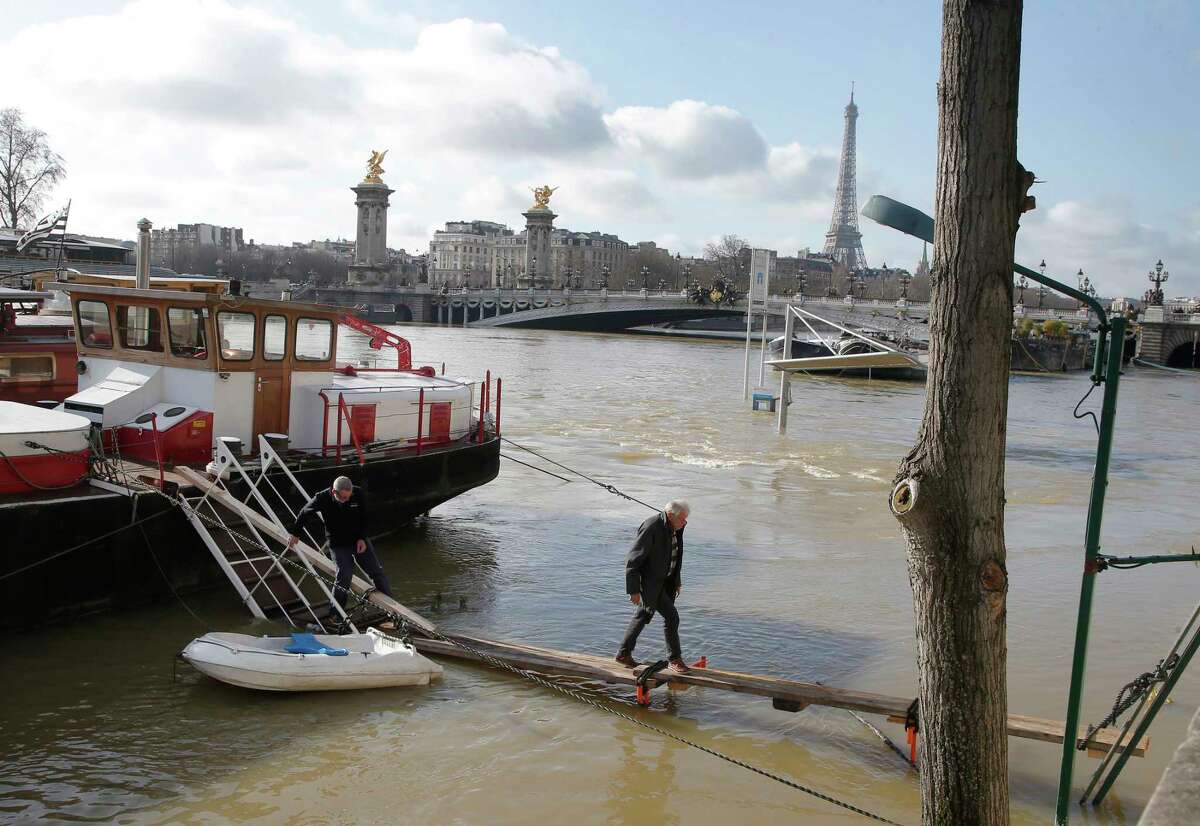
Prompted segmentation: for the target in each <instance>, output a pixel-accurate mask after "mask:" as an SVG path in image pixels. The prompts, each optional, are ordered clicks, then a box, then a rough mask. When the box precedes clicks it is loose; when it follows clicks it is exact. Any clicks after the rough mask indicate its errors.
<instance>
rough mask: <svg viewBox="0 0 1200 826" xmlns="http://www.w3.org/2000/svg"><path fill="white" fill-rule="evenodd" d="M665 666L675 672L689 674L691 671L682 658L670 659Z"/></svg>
mask: <svg viewBox="0 0 1200 826" xmlns="http://www.w3.org/2000/svg"><path fill="white" fill-rule="evenodd" d="M667 668H669V669H671V670H672V671H674V672H675V673H676V674H691V673H692V669H691V668H689V667H688V664H687V663H685V662H684V661H683V660H671V662H669V663H668V664H667Z"/></svg>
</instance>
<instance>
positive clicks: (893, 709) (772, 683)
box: [176, 467, 1150, 757]
mask: <svg viewBox="0 0 1200 826" xmlns="http://www.w3.org/2000/svg"><path fill="white" fill-rule="evenodd" d="M176 471H177V473H178V474H179V475H180V476H181V477H182V478H183V481H184V482H186V483H188V484H191V485H195V486H196V487H197V488H198V489H199V490H201V491H205V492H207V494H208V495H209V496H210V497H212V498H213V499H214V500H216V501H217V502H219V503H220V504H221V505H223V506H225V507H227V508H229V509H230V510H233V511H235V512H237V513H239V514H241V515H242V517H243V519H245V520H246V521H248V522H250V523H252V524H253V525H254V526H255V527H256V528H258V530H259V532H260V533H262V534H264V535H265V536H269V537H271V538H272V539H274V540H275V541H277V542H280V543H281V544H282V543H286V542H287V540H288V533H287V531H285V530H283V529H282V528H280V527H278V526H277V525H276V524H275V523H274V522H272V521H271V520H270V519H268V518H267V517H265V516H263V515H262V514H260V513H259V512H258V511H256V510H254V509H253V508H250V507H247V506H246V505H245V504H243V503H242V502H239V501H238V500H237V499H236V498H234V497H233V496H230V495H229V493H227V492H226V491H224V490H223V489H221V488H220V487H218V486H215V485H214V484H213V482H212V480H211V479H209V478H208V477H206V476H205V475H203V474H201V473H199V472H197V471H195V470H192V469H190V468H185V467H180V468H176ZM296 550H297V552H298V553H301V554H303V555H304V556H305V557H307V558H308V559H309V561H310V562H311V563H312V564H313V566H314V567H316V568H317V569H318V570H319V571H321V572H322V573H323V574H325V575H326V576H329V577H332V576H335V575H336V573H337V566H336V565H334V563H333V562H332V561H331V560H330V559H329V558H328V557H326V556H325V555H324V554H322V553H321V552H320V551H318V550H316V549H314V548H311V547H309V546H308V545H306V544H305V543H303V542H300V543H298V544H297V546H296ZM350 588H351V590H352V591H354V592H355V593H358V594H362V593H367V592H369V593H368V595H367V600H368V601H369V602H371V603H373V604H374V605H376V606H377V607H379V608H382V609H384V610H385V611H388V612H390V613H392V614H394V615H399V616H402V617H404V618H405V619H406V620H407V621H408V622H410V623H412V624H413V625H414V626H415V627H416V628H417V629H418V634H419V633H420V632H421V631H424V632H425V633H429V634H437V635H439V636H442V637H445V638H447V639H449V640H450V642H447V641H445V640H441V639H434V638H432V637H424V636H414V637H413V640H412V642H413V645H414V646H416V648H417V650H419V651H421V652H422V653H426V654H434V655H438V656H443V657H457V658H459V659H466V660H474V661H477V662H485V663H486V660H484V659H483V658H482V657H480V656H478V655H476V654H475V653H472V652H471V651H468V650H466V649H465V648H462V647H460V646H459V645H455V644H454V643H455V642H457V643H460V644H461V645H465V646H468V647H469V648H471V649H474V650H475V651H478V652H479V653H480V654H483V655H487V656H489V657H493V658H495V659H497V660H500V661H502V662H504V663H506V664H508V665H512V666H515V667H517V668H521V669H524V670H528V671H535V672H537V673H539V674H543V675H546V676H556V675H558V676H570V677H583V678H585V679H591V680H599V681H601V682H605V683H611V684H615V685H634V684H636V682H637V677H638V675H639V674H640V673H641V672H642V671H643V670H644V666H642V667H639V668H636V669H628V668H624V667H623V666H620V665H618V664H617V663H616V662H614V661H613V660H612V658H610V657H599V656H596V655H593V654H580V653H575V652H571V651H559V650H556V649H553V648H542V647H539V646H534V645H525V644H522V643H513V642H502V641H499V640H489V639H485V638H483V637H477V636H469V635H463V634H450V633H446V632H444V631H441V630H440V629H437V628H436V626H435V625H434V624H433V623H432V622H430V621H429V620H428V619H426V618H425V617H423V616H421V615H420V614H418V613H416V612H415V611H412V610H411V609H409V608H406V607H405V606H403V605H401V604H400V603H399V602H397V601H396V600H394V599H392V598H391V597H388V596H386V595H385V594H381V593H379V592H378V591H371V590H370V587H369V583H367V582H366V581H365V580H363V579H361V578H359V577H357V576H356V577H354V578H353V580H352V581H351V584H350ZM648 682H649V683H651V686H652V687H653V686H656V685H662V684H667V685H668V686H669V685H679V686H692V685H695V686H703V687H705V688H711V689H717V690H720V691H730V692H734V693H738V694H751V695H755V696H758V697H767V698H769V699H771V700H772V702H773V703H775V704H776V707H779V708H784V709H785V710H788V711H799V710H801V709H803V708H804V707H805V706H809V705H818V706H827V707H830V708H844V709H848V710H850V711H858V712H863V713H866V714H879V715H883V716H884V717H887V718H888V719H889V720H891V721H892V722H900V723H903V722H904V717H905V715H906V713H907V712H908V706H909V704H910V703H911V702H912V700H911V698H910V697H890V696H887V695H885V694H872V693H870V692H865V691H851V690H848V689H844V688H834V687H832V686H827V685H820V684H817V683H806V682H802V681H800V680H791V679H786V678H783V677H766V676H761V675H755V674H742V673H739V672H736V671H725V670H722V669H716V668H694V669H692V671H691V673H689V674H675V673H672V672H669V671H662V672H660V673H659V674H658V675H656V676H655V677H654V678H653V680H650V681H648ZM1064 733H1065V726H1064V724H1063V723H1061V722H1059V721H1057V720H1046V719H1043V718H1040V717H1029V716H1026V715H1023V714H1010V715H1008V734H1009V736H1010V737H1022V738H1025V739H1028V740H1040V741H1042V742H1046V743H1062V741H1063V737H1064ZM1076 737H1077V738H1078V739H1077V740H1076V742H1077V743H1080V742H1082V738H1081V737H1079V733H1077V734H1076ZM1116 739H1117V732H1116V731H1114V730H1112V729H1106V730H1103V731H1100V732H1097V733H1096V735H1095V736H1094V737H1093V738H1092V741H1091V743H1089V744H1088V749H1087V751H1088V754H1089V755H1092V756H1099V755H1101V754H1104V753H1105V752H1107V751H1109V750H1110V749H1112V748H1113V746H1114V744H1115V742H1116ZM1149 747H1150V738H1149V737H1144V738H1142V740H1141V742H1139V743H1137V744H1136V746H1134V747H1133V748H1132V750H1131V754H1132V756H1134V757H1143V756H1145V754H1146V750H1147V749H1148V748H1149Z"/></svg>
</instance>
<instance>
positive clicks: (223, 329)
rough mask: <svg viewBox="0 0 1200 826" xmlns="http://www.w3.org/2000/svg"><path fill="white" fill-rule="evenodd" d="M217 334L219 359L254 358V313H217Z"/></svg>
mask: <svg viewBox="0 0 1200 826" xmlns="http://www.w3.org/2000/svg"><path fill="white" fill-rule="evenodd" d="M217 332H218V333H219V334H220V336H221V358H223V359H225V360H227V361H250V360H251V359H252V358H254V313H217Z"/></svg>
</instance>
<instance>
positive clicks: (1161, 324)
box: [1138, 307, 1200, 367]
mask: <svg viewBox="0 0 1200 826" xmlns="http://www.w3.org/2000/svg"><path fill="white" fill-rule="evenodd" d="M1141 323H1142V335H1141V339H1140V341H1139V342H1138V357H1139V358H1143V359H1146V360H1147V361H1152V362H1154V363H1156V364H1165V365H1166V366H1167V367H1200V313H1187V312H1182V311H1178V312H1171V311H1170V310H1169V309H1168V310H1166V311H1164V309H1163V308H1162V307H1147V308H1146V309H1145V311H1144V313H1143V317H1142V321H1141Z"/></svg>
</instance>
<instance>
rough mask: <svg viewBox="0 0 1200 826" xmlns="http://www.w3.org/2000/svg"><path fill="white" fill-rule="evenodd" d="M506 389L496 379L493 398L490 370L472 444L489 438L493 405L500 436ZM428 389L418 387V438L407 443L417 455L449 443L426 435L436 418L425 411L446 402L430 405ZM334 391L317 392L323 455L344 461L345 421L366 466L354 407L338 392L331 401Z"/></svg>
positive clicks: (482, 386)
mask: <svg viewBox="0 0 1200 826" xmlns="http://www.w3.org/2000/svg"><path fill="white" fill-rule="evenodd" d="M503 387H504V383H503V380H502V379H500V378H497V379H496V392H495V395H494V396H493V394H492V371H491V370H488V371H487V373H486V375H485V378H484V381H483V382H482V383H481V384H480V390H479V418H478V420H477V421H475V422H474V425H473V426H471V425H468V438H469V439H470V440H471V441H474V442H475V443H477V444H482V443H483V442H484V440H485V439H486V437H487V414H488V412H489V411H492V410H493V405H494V411H493V422H492V429H493V433H494V435H496V436H499V435H500V403H501V397H502V393H503ZM366 389H375V390H390V389H401V388H388V387H378V388H363V390H366ZM425 390H426V388H425V387H420V388H417V432H416V437H415V438H414V439H409V440H408V443H409V444H410V445H412V446H413V447H414V448H415V449H416V452H417V453H420V452H421V451H422V450H423V449H424V448H426V447H427V446H428V445H429V443H430V442H431V441H446V440H445V439H444V438H442V439H438V440H432V439H431V437H430V436H429V435H427V434H426V432H425V430H426V428H427V426H428V425H429V423H430V422H431V421H432V418H433V417H432V415H430V416H427V415H426V413H425V408H426V407H427V406H430V405H434V404H443V402H435V401H430V402H427V401H426V400H425ZM331 392H334V391H333V389H332V388H326V389H323V390H318V391H317V395H318V396H320V397H321V400H322V402H323V403H324V410H323V413H322V419H321V455H322V456H328V455H329V451H330V449H331V448H332V449H333V451H334V458H335V459H336V460H337V461H339V462H340V461H341V459H342V444H343V439H344V432H343V430H342V423H343V422H345V424H346V426H347V427H349V429H350V442H351V444H353V446H354V450H355V452H356V453H357V455H358V462H359V464H360V465H361V464H365V462H366V451H365V449H364V447H363V444H362V441H361V440H360V438H359V434H358V431H357V430H356V429H355V426H354V417H353V416H352V415H351V405H348V404H347V403H346V400H345V398H344V396H343V393H342V392H341V391H338V392H337V398H336V401H335V400H333V399H331V398H330V397H329V396H328V395H327V393H331ZM356 392H362V390H357V391H356ZM332 408H336V410H337V413H336V416H337V423H336V426H335V428H334V433H333V441H332V443H331V442H330V439H329V436H330V433H329V430H330V427H329V411H330V409H332ZM468 421H469V419H468Z"/></svg>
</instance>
